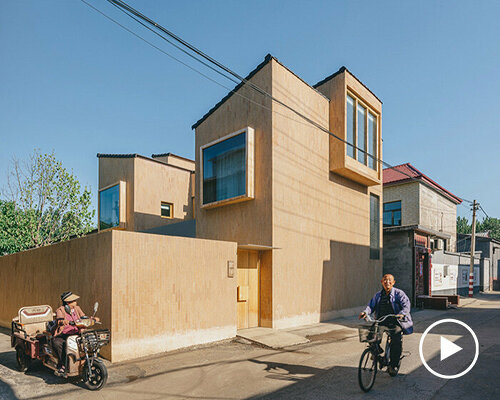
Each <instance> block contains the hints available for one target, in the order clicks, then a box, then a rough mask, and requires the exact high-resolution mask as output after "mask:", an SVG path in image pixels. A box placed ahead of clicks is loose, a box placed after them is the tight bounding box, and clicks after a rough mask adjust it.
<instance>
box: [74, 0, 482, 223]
mask: <svg viewBox="0 0 500 400" xmlns="http://www.w3.org/2000/svg"><path fill="white" fill-rule="evenodd" d="M80 1H82V2H83V3H84V4H86V5H87V6H89V7H91V8H92V9H94V10H95V11H97V12H99V13H100V14H101V15H103V16H104V17H106V18H108V19H109V20H111V21H112V22H114V23H116V24H117V25H119V26H120V27H122V28H123V29H125V30H127V31H128V32H129V33H131V34H133V35H134V36H136V37H137V38H139V39H140V40H142V41H144V42H145V43H147V44H149V45H150V46H152V47H154V48H155V49H157V50H159V51H160V52H162V53H164V54H165V55H167V56H169V57H170V58H172V59H173V60H175V61H177V62H179V63H181V64H182V65H184V66H186V67H188V68H189V69H191V70H193V71H194V72H196V73H198V74H200V75H201V76H203V77H205V78H207V79H208V80H210V81H211V82H213V83H215V84H217V85H219V86H221V87H224V88H225V89H227V90H229V91H230V92H232V93H235V94H238V95H240V97H242V98H245V99H247V100H248V101H250V102H252V103H253V104H256V105H258V106H261V107H263V108H265V109H267V110H270V111H273V110H272V109H270V108H269V107H266V106H264V105H263V104H260V103H257V102H255V101H254V100H252V99H249V98H248V97H246V96H244V95H241V94H239V93H237V90H236V89H239V87H238V86H237V87H236V88H235V89H229V88H227V87H226V86H225V85H223V84H221V83H219V82H217V81H215V80H214V79H212V78H210V77H209V76H207V75H205V74H203V73H202V72H200V71H198V70H196V69H195V68H193V67H191V66H190V65H188V64H186V63H185V62H183V61H181V60H179V59H178V58H176V57H174V56H172V55H171V54H169V53H167V52H166V51H164V50H163V49H161V48H159V47H158V46H156V45H154V44H152V43H151V42H149V41H147V40H146V39H144V38H143V37H141V36H140V35H138V34H136V33H135V32H133V31H131V30H130V29H128V28H127V27H125V26H124V25H122V24H120V23H119V22H117V21H116V20H114V19H113V18H111V17H109V16H107V15H106V14H105V13H103V12H102V11H100V10H98V9H97V8H96V7H94V6H92V5H91V4H89V3H88V2H86V1H85V0H80ZM107 1H108V2H109V3H110V4H112V5H113V6H114V7H115V8H117V9H118V10H120V11H122V12H123V13H124V14H125V15H127V16H128V17H130V18H132V19H133V20H134V21H136V22H137V23H139V24H140V25H141V26H143V27H145V28H146V29H148V30H149V31H151V32H153V33H154V34H155V35H157V36H158V37H160V38H161V39H163V40H165V41H166V42H167V43H169V44H170V45H172V46H174V47H175V48H177V49H178V50H180V51H182V52H183V53H185V54H186V55H188V56H189V57H191V58H193V59H194V60H195V61H198V62H199V63H201V64H202V65H204V66H205V67H207V68H209V69H211V70H212V71H214V72H216V73H217V74H219V75H221V76H222V77H224V78H226V79H229V80H231V81H232V82H233V83H237V84H238V85H240V84H241V83H243V84H248V85H249V86H250V87H251V88H252V89H254V90H255V91H257V92H258V93H260V94H262V95H264V96H266V97H269V98H270V99H271V100H272V101H275V102H276V103H278V104H280V105H281V106H283V107H285V108H286V109H288V110H290V111H292V112H293V113H294V114H296V115H297V116H299V117H300V118H302V119H303V120H305V121H306V122H307V123H309V124H312V125H313V126H315V127H316V128H318V129H320V130H321V131H323V132H325V133H327V134H329V135H330V136H332V137H334V138H335V139H337V140H339V141H341V142H343V143H345V144H346V145H348V146H350V147H352V148H353V149H354V150H356V151H359V152H362V153H364V154H365V155H366V156H367V157H370V158H372V159H373V160H374V161H376V162H377V163H379V165H383V166H385V167H387V168H389V169H393V170H395V171H397V172H398V173H400V174H402V175H405V176H407V177H408V178H410V179H411V180H415V181H418V179H417V178H415V177H413V176H411V175H409V174H407V173H405V172H403V171H401V170H399V169H396V168H397V167H396V166H393V165H391V164H389V163H387V162H385V161H383V160H381V159H379V158H377V157H375V156H373V155H371V154H369V153H368V152H367V151H366V150H364V149H361V148H359V147H357V146H355V145H353V144H351V143H349V142H347V141H346V140H344V139H342V138H341V137H339V136H337V135H335V134H334V133H333V132H331V131H329V130H328V129H326V128H324V127H323V126H321V125H320V124H319V123H317V122H316V121H314V120H312V119H310V118H309V117H307V116H306V115H304V114H302V113H301V112H299V111H297V110H295V109H294V108H293V107H291V106H289V105H287V104H286V103H284V102H282V101H281V100H279V99H276V98H275V97H274V96H272V95H271V94H269V93H268V92H266V91H265V90H263V89H262V88H260V87H259V86H257V85H255V84H254V83H252V82H249V81H248V80H247V79H245V78H244V77H242V76H240V75H239V74H237V73H236V72H234V71H232V70H231V69H230V68H228V67H226V66H225V65H223V64H222V63H220V62H218V61H217V60H215V59H214V58H212V57H210V56H209V55H207V54H206V53H204V52H202V51H201V50H199V49H198V48H196V47H195V46H193V45H191V44H190V43H189V42H187V41H185V40H184V39H182V38H180V37H179V36H177V35H175V34H174V33H173V32H171V31H169V30H168V29H166V28H164V27H163V26H161V25H160V24H158V23H156V22H155V21H153V20H151V19H150V18H148V17H147V16H145V15H144V14H142V13H140V12H139V11H137V10H135V9H134V8H132V7H131V6H129V5H128V4H127V3H125V2H124V1H122V0H107ZM136 17H137V18H136ZM138 18H140V19H142V20H144V21H146V22H147V23H148V24H150V25H152V26H154V27H155V28H156V29H159V30H160V31H162V32H164V33H165V34H167V35H168V36H170V37H171V38H173V39H174V40H176V41H178V42H179V43H181V44H182V45H183V46H185V47H187V48H188V49H190V50H191V51H193V52H194V53H196V54H198V55H199V56H201V57H203V58H204V59H206V60H207V61H209V62H210V63H212V64H214V65H216V66H217V67H218V68H220V69H222V70H223V71H225V72H227V73H229V74H230V75H232V76H234V77H235V78H236V79H238V80H239V81H240V82H238V81H236V80H235V79H233V78H231V77H230V76H227V75H226V74H224V73H222V72H221V71H219V70H217V69H216V68H214V67H212V66H211V65H209V64H207V63H206V62H204V61H203V60H201V59H199V58H198V57H195V56H194V55H193V54H191V53H189V52H188V51H186V50H185V49H183V48H182V47H180V46H178V45H176V44H175V43H173V42H172V41H171V40H169V39H168V38H166V37H165V36H163V35H161V34H160V33H158V32H157V31H155V30H154V29H152V28H150V27H149V26H147V25H146V24H144V23H143V22H142V21H140V20H139V19H138ZM280 115H281V114H280ZM461 200H462V201H466V202H468V203H472V202H471V201H470V200H467V199H464V198H461ZM482 211H483V212H484V213H485V215H487V214H486V212H485V211H484V210H482Z"/></svg>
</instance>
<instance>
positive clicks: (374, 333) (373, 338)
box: [358, 325, 382, 343]
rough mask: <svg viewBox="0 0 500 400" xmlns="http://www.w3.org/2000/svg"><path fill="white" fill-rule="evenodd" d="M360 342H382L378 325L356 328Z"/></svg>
mask: <svg viewBox="0 0 500 400" xmlns="http://www.w3.org/2000/svg"><path fill="white" fill-rule="evenodd" d="M358 331H359V341H360V342H367V343H372V342H377V341H382V334H381V333H380V329H379V327H378V325H361V326H360V327H359V328H358Z"/></svg>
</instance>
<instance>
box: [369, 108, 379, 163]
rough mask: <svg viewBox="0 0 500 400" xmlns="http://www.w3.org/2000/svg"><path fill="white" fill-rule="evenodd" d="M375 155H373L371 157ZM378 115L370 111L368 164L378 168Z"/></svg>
mask: <svg viewBox="0 0 500 400" xmlns="http://www.w3.org/2000/svg"><path fill="white" fill-rule="evenodd" d="M370 156H373V157H370ZM376 157H377V117H376V116H375V115H373V114H372V113H371V112H368V166H369V167H370V168H372V169H375V170H376V169H377V162H376V161H377V160H376Z"/></svg>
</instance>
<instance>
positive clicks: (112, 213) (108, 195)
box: [99, 184, 120, 229]
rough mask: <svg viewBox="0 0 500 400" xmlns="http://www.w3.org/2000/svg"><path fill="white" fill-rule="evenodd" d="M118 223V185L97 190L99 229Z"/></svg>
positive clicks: (111, 226)
mask: <svg viewBox="0 0 500 400" xmlns="http://www.w3.org/2000/svg"><path fill="white" fill-rule="evenodd" d="M118 225H120V185H119V184H118V185H115V186H112V187H110V188H107V189H104V190H101V191H100V192H99V229H108V228H113V227H115V226H118Z"/></svg>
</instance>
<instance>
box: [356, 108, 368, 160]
mask: <svg viewBox="0 0 500 400" xmlns="http://www.w3.org/2000/svg"><path fill="white" fill-rule="evenodd" d="M365 115H366V108H364V107H363V106H361V105H359V104H358V136H357V147H358V157H357V159H358V161H359V162H360V163H362V164H366V154H365V153H364V151H366V140H365V132H366V122H365ZM362 150H364V151H362Z"/></svg>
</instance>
